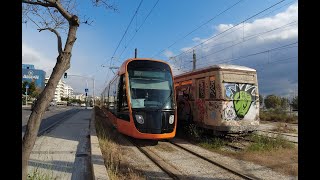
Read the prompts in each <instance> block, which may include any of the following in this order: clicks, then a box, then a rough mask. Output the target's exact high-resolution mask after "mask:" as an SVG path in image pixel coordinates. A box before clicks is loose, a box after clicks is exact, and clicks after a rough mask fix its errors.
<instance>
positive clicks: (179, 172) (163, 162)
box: [128, 138, 260, 180]
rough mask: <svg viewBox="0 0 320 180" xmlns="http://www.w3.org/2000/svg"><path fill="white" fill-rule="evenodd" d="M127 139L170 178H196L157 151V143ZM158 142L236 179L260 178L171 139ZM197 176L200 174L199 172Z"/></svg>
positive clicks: (251, 179)
mask: <svg viewBox="0 0 320 180" xmlns="http://www.w3.org/2000/svg"><path fill="white" fill-rule="evenodd" d="M128 140H129V141H130V142H131V143H132V144H133V145H135V146H136V147H137V148H138V149H139V150H140V151H141V152H142V153H143V154H145V155H146V156H147V157H148V158H149V159H150V160H151V161H152V162H154V163H155V164H156V165H157V166H158V167H159V168H160V169H162V170H163V171H164V172H165V173H166V174H168V176H169V177H171V178H172V179H186V178H187V179H193V178H196V176H192V175H190V173H189V172H186V171H185V169H183V168H179V166H178V165H176V164H174V163H172V162H174V161H171V162H170V160H168V159H166V157H164V156H163V155H161V153H159V151H161V150H159V151H157V150H156V149H157V146H158V145H155V146H154V145H153V146H152V145H151V146H149V145H146V144H140V143H139V142H137V141H136V140H135V139H132V138H128ZM159 143H161V144H162V146H165V147H170V146H172V147H175V148H174V149H175V150H178V152H174V153H175V154H179V153H180V154H189V155H188V156H189V157H193V158H196V159H197V161H198V162H201V161H206V162H207V163H209V164H210V165H211V166H215V168H220V169H223V170H222V171H224V173H229V176H231V177H234V176H236V177H238V178H236V179H249V180H253V179H260V178H258V177H255V176H253V175H251V174H248V173H246V172H241V171H240V170H237V169H235V168H233V167H231V166H228V165H226V164H223V163H221V162H218V161H214V160H212V159H209V158H207V157H205V156H203V155H201V154H198V153H196V152H194V151H192V150H190V149H188V148H185V147H183V146H181V145H179V144H178V143H176V142H174V141H171V140H170V141H161V142H159ZM172 147H171V148H172ZM169 149H170V148H169ZM184 157H186V155H184ZM172 159H174V156H172ZM190 161H192V160H190ZM198 166H199V165H198ZM204 171H205V170H204ZM230 174H232V175H230ZM199 176H201V173H200V175H199ZM231 179H232V178H231Z"/></svg>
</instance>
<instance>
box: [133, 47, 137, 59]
mask: <svg viewBox="0 0 320 180" xmlns="http://www.w3.org/2000/svg"><path fill="white" fill-rule="evenodd" d="M137 54H138V49H137V48H135V49H134V58H137Z"/></svg>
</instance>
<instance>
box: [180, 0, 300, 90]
mask: <svg viewBox="0 0 320 180" xmlns="http://www.w3.org/2000/svg"><path fill="white" fill-rule="evenodd" d="M289 23H291V24H289ZM234 26H235V25H234V24H228V23H225V24H218V25H216V26H215V29H214V30H215V32H214V33H213V35H212V36H210V37H208V38H202V39H201V38H199V37H194V38H192V41H193V43H194V44H199V43H200V42H202V43H203V44H202V45H201V46H197V47H196V50H195V52H196V55H197V68H202V67H206V66H209V65H213V64H221V63H231V64H238V65H244V66H248V67H252V68H256V67H255V66H256V65H259V64H260V65H261V64H266V65H264V66H262V67H263V71H262V72H260V71H258V78H259V77H260V76H259V75H262V76H263V79H261V81H260V79H258V80H259V81H260V82H259V85H260V93H264V94H265V93H274V94H279V95H286V94H288V93H290V91H291V90H292V88H294V87H296V86H297V84H298V82H297V76H298V73H297V66H298V63H297V62H298V61H297V59H298V58H297V55H298V52H297V49H298V48H297V47H294V48H284V49H282V50H280V49H279V50H276V51H270V52H269V53H261V54H257V55H255V56H248V55H250V54H255V53H258V52H262V51H266V50H270V49H274V48H277V47H281V46H284V45H287V44H290V43H295V42H297V41H298V4H297V3H295V4H293V5H291V6H289V7H288V8H287V9H286V10H284V11H283V12H280V13H277V14H276V15H273V16H269V17H263V18H260V19H256V20H253V21H252V22H247V23H244V24H240V25H238V26H237V27H234ZM231 27H234V28H232V29H230V30H228V31H226V30H227V29H229V28H231ZM280 27H281V28H280ZM276 28H278V29H276ZM274 29H276V30H274ZM224 31H226V32H225V33H222V32H224ZM265 32H268V33H265ZM218 34H220V35H218ZM217 35H218V36H217ZM215 36H216V37H215ZM212 37H213V38H212ZM297 45H298V44H295V45H293V46H297ZM191 47H192V46H187V47H183V48H181V51H186V50H189V49H190V48H191ZM291 47H292V46H291ZM239 57H245V58H239ZM291 57H296V58H293V59H291V62H289V64H287V63H288V62H283V63H284V64H282V62H280V61H281V60H283V59H286V58H291ZM181 59H182V60H183V61H182V64H181V65H179V64H177V66H179V67H180V66H182V67H185V70H190V69H191V68H192V63H191V61H192V53H184V54H183V55H182V56H180V57H178V58H176V60H177V61H176V62H177V63H179V62H180V60H181ZM230 60H231V61H230ZM276 61H279V62H276ZM268 62H275V63H273V64H270V65H269V64H268ZM259 73H260V74H259Z"/></svg>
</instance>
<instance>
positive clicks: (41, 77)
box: [22, 64, 46, 89]
mask: <svg viewBox="0 0 320 180" xmlns="http://www.w3.org/2000/svg"><path fill="white" fill-rule="evenodd" d="M45 77H46V72H45V71H43V70H41V69H35V68H34V65H32V64H22V82H24V81H28V82H32V81H33V82H35V85H36V87H37V88H40V89H43V88H44V86H45V82H44V81H45Z"/></svg>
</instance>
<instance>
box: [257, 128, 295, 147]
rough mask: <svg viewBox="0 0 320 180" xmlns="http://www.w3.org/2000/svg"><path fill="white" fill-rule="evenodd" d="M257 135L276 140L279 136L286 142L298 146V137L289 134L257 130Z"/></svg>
mask: <svg viewBox="0 0 320 180" xmlns="http://www.w3.org/2000/svg"><path fill="white" fill-rule="evenodd" d="M255 134H257V135H264V136H268V137H271V138H276V137H277V136H281V137H283V138H284V139H285V140H287V141H289V142H292V143H295V144H298V135H292V134H287V133H279V132H274V131H268V130H257V131H256V132H255Z"/></svg>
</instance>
